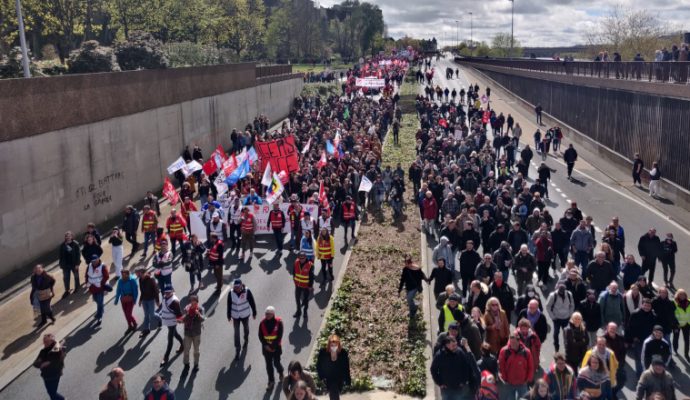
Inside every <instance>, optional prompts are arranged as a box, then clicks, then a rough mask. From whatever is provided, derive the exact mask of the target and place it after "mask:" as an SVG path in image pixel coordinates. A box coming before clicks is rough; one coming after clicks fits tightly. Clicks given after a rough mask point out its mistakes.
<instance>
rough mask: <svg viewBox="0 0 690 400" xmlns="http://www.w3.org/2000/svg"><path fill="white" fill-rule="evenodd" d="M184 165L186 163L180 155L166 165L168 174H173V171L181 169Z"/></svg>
mask: <svg viewBox="0 0 690 400" xmlns="http://www.w3.org/2000/svg"><path fill="white" fill-rule="evenodd" d="M185 165H187V163H185V162H184V159H183V158H182V157H180V158H178V159H177V160H175V162H174V163H172V164H170V166H169V167H168V174H169V175H172V174H174V173H175V172H177V171H179V170H181V169H182V168H183V167H184V166H185Z"/></svg>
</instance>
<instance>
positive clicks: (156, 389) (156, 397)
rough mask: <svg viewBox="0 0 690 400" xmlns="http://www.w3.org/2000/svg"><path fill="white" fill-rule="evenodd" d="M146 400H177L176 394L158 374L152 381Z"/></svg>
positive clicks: (145, 396)
mask: <svg viewBox="0 0 690 400" xmlns="http://www.w3.org/2000/svg"><path fill="white" fill-rule="evenodd" d="M144 400H175V392H173V391H172V390H171V389H170V387H168V384H167V383H166V382H165V378H163V375H161V374H156V375H154V376H153V380H152V381H151V390H149V391H148V392H147V393H146V395H144Z"/></svg>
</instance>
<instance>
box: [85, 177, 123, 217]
mask: <svg viewBox="0 0 690 400" xmlns="http://www.w3.org/2000/svg"><path fill="white" fill-rule="evenodd" d="M124 178H125V173H124V172H122V171H117V172H113V173H111V174H109V175H106V176H104V177H102V178H99V179H96V180H95V181H93V182H91V183H89V184H88V185H84V186H80V187H78V188H77V190H75V195H76V197H77V200H79V201H81V202H83V210H84V211H87V210H90V209H91V208H92V207H99V206H102V205H104V204H108V203H110V202H112V201H113V195H112V192H111V189H110V185H111V184H112V183H114V182H117V181H121V180H123V179H124Z"/></svg>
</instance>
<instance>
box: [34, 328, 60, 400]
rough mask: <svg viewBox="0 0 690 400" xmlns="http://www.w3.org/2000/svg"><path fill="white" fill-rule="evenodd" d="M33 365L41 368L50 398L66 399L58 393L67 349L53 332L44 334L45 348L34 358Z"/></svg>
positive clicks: (55, 399)
mask: <svg viewBox="0 0 690 400" xmlns="http://www.w3.org/2000/svg"><path fill="white" fill-rule="evenodd" d="M33 366H34V367H35V368H38V369H40V370H41V378H43V383H44V384H45V387H46V391H47V392H48V397H50V400H65V398H64V397H63V396H62V395H61V394H60V393H58V386H59V385H60V378H61V377H62V370H63V369H64V367H65V349H64V347H63V346H62V344H61V343H58V342H57V340H55V336H54V335H53V334H52V333H46V334H45V335H43V348H42V349H41V351H40V352H39V353H38V357H36V360H34V363H33Z"/></svg>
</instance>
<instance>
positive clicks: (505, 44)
mask: <svg viewBox="0 0 690 400" xmlns="http://www.w3.org/2000/svg"><path fill="white" fill-rule="evenodd" d="M511 50H512V52H511ZM487 55H491V56H493V57H520V56H521V55H522V45H521V44H520V41H519V40H517V38H513V40H512V43H511V37H510V33H497V34H496V35H495V36H494V37H493V39H492V40H491V53H490V54H487Z"/></svg>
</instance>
